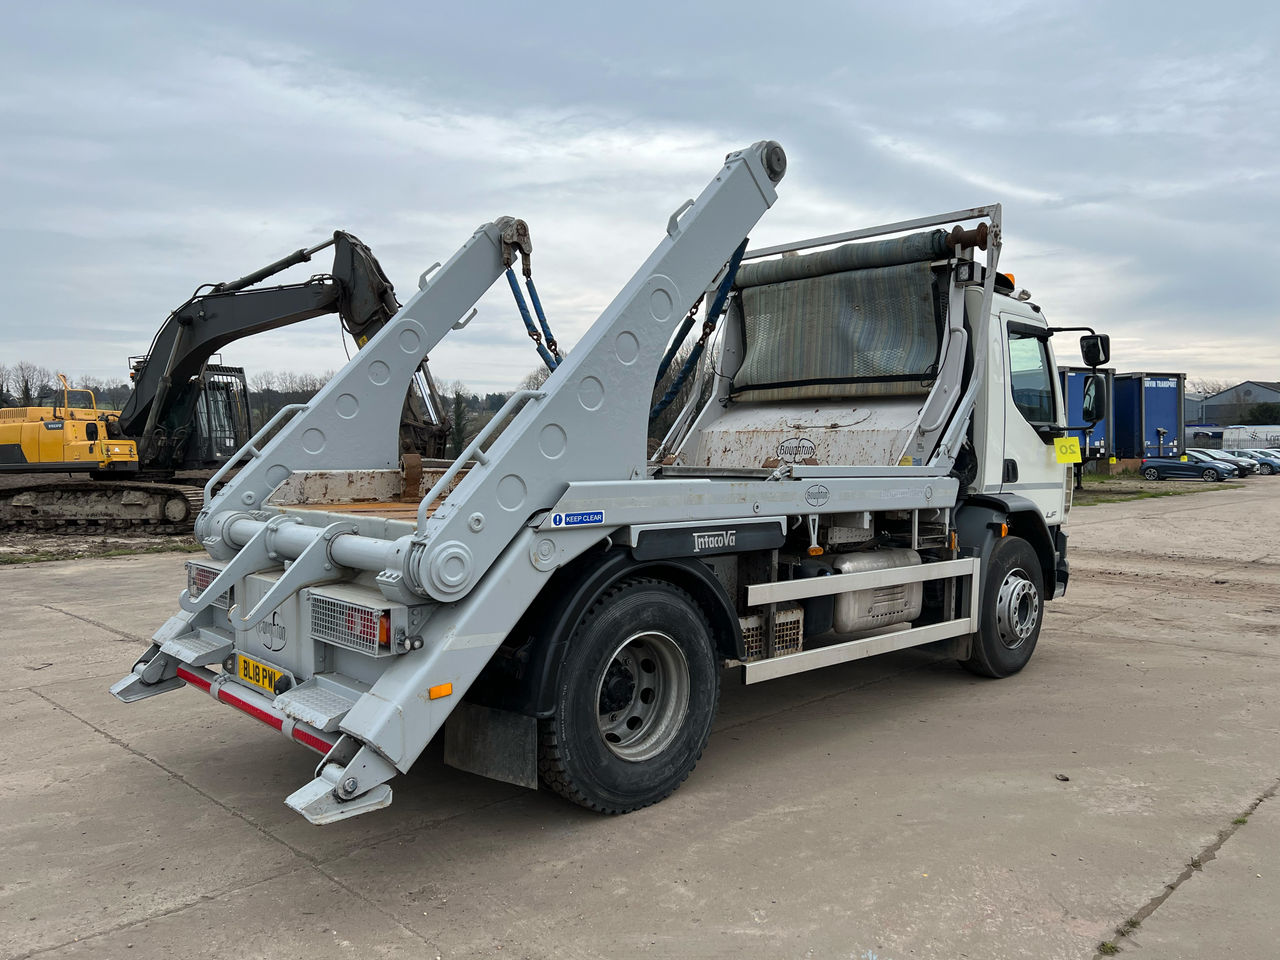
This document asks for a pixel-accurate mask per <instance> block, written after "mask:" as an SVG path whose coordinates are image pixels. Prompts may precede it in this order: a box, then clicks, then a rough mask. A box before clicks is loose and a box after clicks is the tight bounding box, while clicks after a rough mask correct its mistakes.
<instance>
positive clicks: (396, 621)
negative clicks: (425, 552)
mask: <svg viewBox="0 0 1280 960" xmlns="http://www.w3.org/2000/svg"><path fill="white" fill-rule="evenodd" d="M301 599H302V611H301V612H302V626H303V631H304V635H305V636H309V637H310V638H311V639H312V640H314V641H318V642H320V643H326V644H329V645H331V646H335V647H342V648H343V649H346V650H354V651H356V652H358V653H362V654H364V655H365V656H369V657H391V656H395V655H397V654H403V653H408V652H409V651H410V650H416V649H418V648H419V647H421V646H422V642H423V641H422V637H421V635H420V634H421V631H422V625H423V624H424V623H425V622H426V619H427V615H428V611H429V609H430V607H431V605H430V604H424V605H422V606H413V607H409V606H405V605H404V604H399V603H389V602H388V601H387V600H386V599H385V598H383V597H382V594H381V593H380V592H379V591H377V590H370V589H368V588H363V587H359V586H353V585H348V584H330V585H327V586H324V587H311V588H309V589H307V590H304V591H303V592H302V597H301Z"/></svg>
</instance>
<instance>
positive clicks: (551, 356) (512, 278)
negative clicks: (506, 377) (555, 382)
mask: <svg viewBox="0 0 1280 960" xmlns="http://www.w3.org/2000/svg"><path fill="white" fill-rule="evenodd" d="M507 283H509V284H510V285H511V292H512V293H513V294H514V295H515V298H516V306H517V307H519V308H520V316H521V317H522V318H523V319H524V328H525V330H527V331H528V332H529V339H530V340H532V341H533V342H534V344H535V345H536V346H537V348H538V356H540V357H542V362H543V363H545V364H546V365H547V369H548V370H554V369H555V368H556V367H558V366H560V348H559V346H558V345H557V344H556V338H555V337H553V336H552V335H551V326H550V325H549V324H548V323H547V315H546V314H545V313H543V312H542V301H541V300H539V299H538V289H537V287H535V286H534V285H533V276H532V275H531V274H530V273H528V272H527V271H526V272H525V275H524V283H525V286H526V287H528V288H529V299H530V300H532V301H533V309H534V310H535V311H536V312H537V314H538V323H539V324H540V325H541V326H542V332H541V333H539V332H538V328H537V327H535V326H534V325H533V317H531V316H529V305H528V304H527V303H525V300H524V294H522V293H521V292H520V284H519V283H518V282H517V281H516V275H515V271H514V270H512V269H511V268H510V267H507ZM544 337H545V338H546V343H543V338H544Z"/></svg>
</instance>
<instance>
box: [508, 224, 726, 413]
mask: <svg viewBox="0 0 1280 960" xmlns="http://www.w3.org/2000/svg"><path fill="white" fill-rule="evenodd" d="M746 252H747V241H746V240H743V241H742V243H740V244H738V249H737V250H735V251H733V256H732V257H730V258H729V267H728V269H727V270H725V272H724V276H723V277H722V278H721V280H720V285H719V286H718V287H716V297H715V299H714V300H712V301H711V309H710V310H708V311H707V319H706V320H704V321H703V323H702V336H701V337H699V338H698V342H697V343H696V344H694V347H693V351H692V352H691V353H690V354H689V359H688V360H686V361H685V362H684V366H683V367H681V368H680V372H679V373H678V374H677V375H676V378H675V380H673V381H672V383H671V386H670V387H668V388H667V392H666V393H665V394H663V396H662V399H661V400H659V401H658V402H657V403H655V404H654V405H653V409H652V410H650V411H649V422H650V423H653V421H654V420H656V419H658V417H659V416H660V415H661V414H662V411H663V410H665V409H667V407H669V406H671V404H672V403H673V402H674V401H675V399H676V397H677V396H679V394H680V388H681V387H683V386H684V383H685V381H686V380H688V379H689V374H691V373H692V372H693V371H694V369H695V368H696V367H697V366H698V360H700V359H701V358H702V350H703V348H704V347H706V345H707V340H708V339H710V337H711V334H712V333H713V332H715V329H716V323H718V322H719V320H720V315H721V314H722V313H724V306H725V303H726V302H727V301H728V299H729V291H730V290H732V289H733V281H734V278H735V277H737V275H738V267H739V266H740V265H741V264H742V255H743V254H744V253H746ZM508 272H510V271H508ZM512 283H515V281H514V280H512ZM701 303H702V297H699V298H698V302H697V303H695V304H694V305H693V307H692V308H691V309H690V310H689V315H688V316H687V317H685V318H684V323H682V324H681V325H680V330H679V331H678V332H677V334H676V339H675V342H674V343H672V344H671V348H670V349H669V350H667V355H666V356H665V357H663V358H662V363H661V364H660V365H659V367H658V379H657V380H656V381H655V382H654V386H655V387H656V386H657V385H658V384H659V383H661V382H662V377H663V375H664V374H666V372H667V368H668V367H670V366H671V361H672V359H674V357H675V355H676V351H678V350H679V349H680V347H681V345H682V344H683V343H684V340H685V337H687V336H688V335H689V330H690V329H692V327H693V320H694V314H696V313H697V312H698V305H699V304H701Z"/></svg>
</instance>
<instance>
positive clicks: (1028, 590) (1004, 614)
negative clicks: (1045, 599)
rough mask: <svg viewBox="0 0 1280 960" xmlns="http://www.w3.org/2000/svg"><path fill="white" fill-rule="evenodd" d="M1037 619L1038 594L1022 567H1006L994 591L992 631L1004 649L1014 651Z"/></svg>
mask: <svg viewBox="0 0 1280 960" xmlns="http://www.w3.org/2000/svg"><path fill="white" fill-rule="evenodd" d="M1039 621H1040V594H1039V592H1038V591H1037V590H1036V585H1035V584H1034V583H1032V582H1031V578H1030V577H1028V576H1027V573H1026V571H1025V570H1023V569H1022V568H1021V567H1017V568H1015V569H1013V570H1010V571H1009V572H1008V573H1007V574H1006V575H1005V578H1004V582H1003V583H1001V584H1000V590H999V592H998V593H997V594H996V632H997V633H998V634H999V635H1000V642H1001V643H1002V644H1003V645H1004V646H1005V648H1006V649H1008V650H1016V649H1018V647H1020V646H1022V645H1023V644H1024V643H1026V642H1027V641H1028V640H1030V639H1031V634H1032V633H1034V632H1035V628H1036V624H1037V623H1038V622H1039Z"/></svg>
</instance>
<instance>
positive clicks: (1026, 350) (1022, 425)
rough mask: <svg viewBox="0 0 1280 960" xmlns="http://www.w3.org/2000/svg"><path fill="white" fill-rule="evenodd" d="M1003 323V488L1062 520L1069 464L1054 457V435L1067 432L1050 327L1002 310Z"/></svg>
mask: <svg viewBox="0 0 1280 960" xmlns="http://www.w3.org/2000/svg"><path fill="white" fill-rule="evenodd" d="M1000 321H1001V325H1002V326H1003V327H1004V329H1005V334H1006V337H1005V339H1006V349H1005V355H1004V361H1005V373H1006V377H1005V382H1006V384H1007V391H1006V394H1005V436H1004V439H1005V463H1004V474H1003V478H1002V479H1003V483H1002V485H1001V488H1000V489H1001V492H1003V493H1016V494H1018V495H1019V496H1022V497H1025V498H1026V499H1028V500H1030V501H1032V502H1033V503H1034V504H1035V505H1036V506H1037V507H1039V508H1040V513H1041V514H1042V515H1043V516H1044V519H1045V522H1046V523H1048V524H1050V525H1054V524H1059V523H1061V522H1062V519H1063V515H1064V513H1065V507H1066V492H1067V482H1068V471H1069V470H1070V469H1071V466H1070V464H1064V463H1059V462H1058V454H1057V445H1056V444H1055V442H1054V441H1055V440H1056V439H1058V437H1059V436H1062V435H1065V431H1064V430H1063V427H1065V426H1066V420H1065V419H1064V416H1065V415H1064V404H1063V401H1062V394H1061V390H1060V389H1059V387H1058V376H1057V367H1056V365H1055V363H1054V358H1053V350H1052V348H1051V347H1050V346H1049V331H1048V330H1046V329H1044V328H1042V327H1039V326H1036V325H1035V324H1033V323H1029V322H1028V321H1027V320H1026V319H1025V318H1022V317H1017V316H1013V315H1010V314H1004V313H1002V314H1000Z"/></svg>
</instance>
